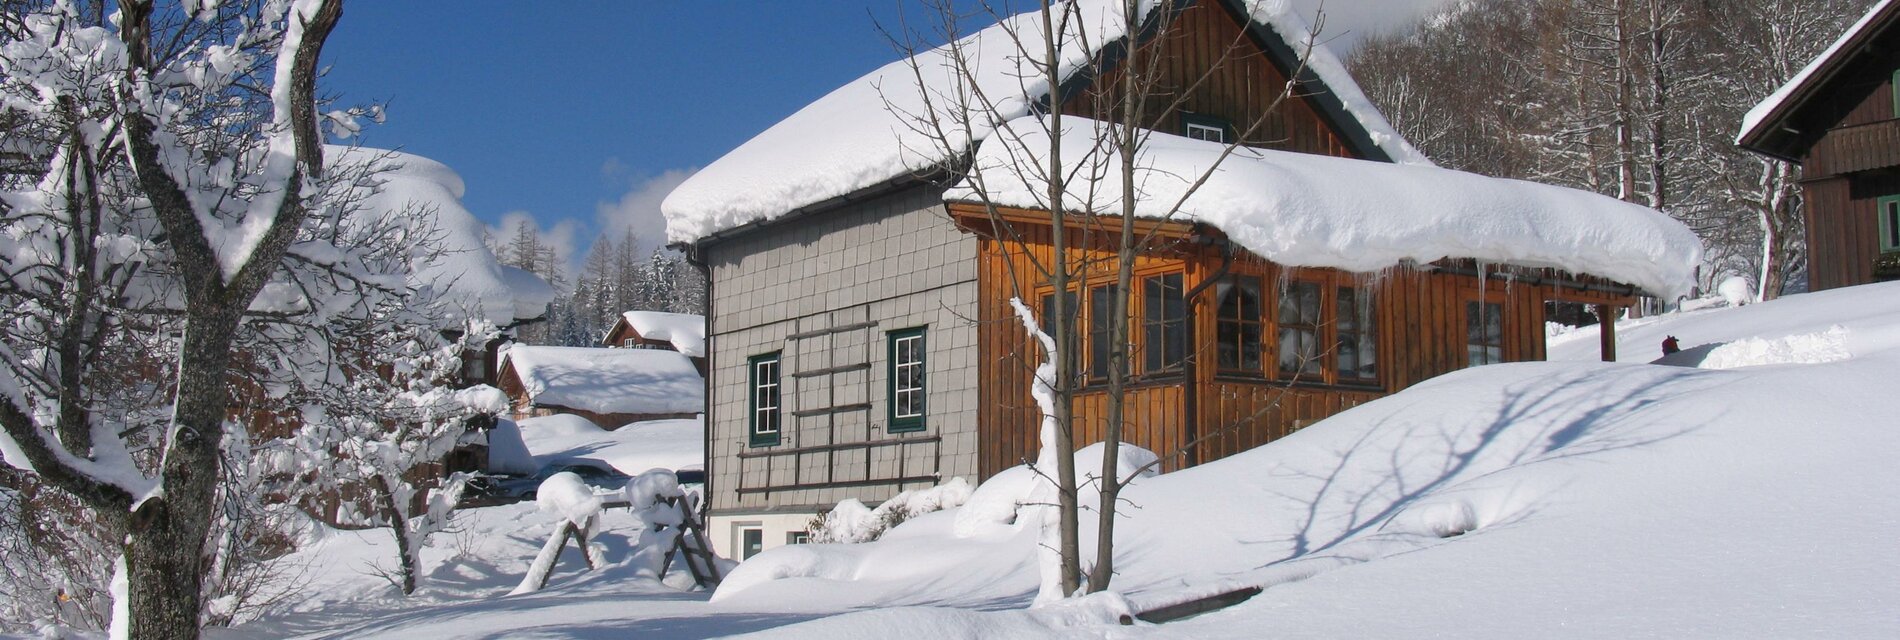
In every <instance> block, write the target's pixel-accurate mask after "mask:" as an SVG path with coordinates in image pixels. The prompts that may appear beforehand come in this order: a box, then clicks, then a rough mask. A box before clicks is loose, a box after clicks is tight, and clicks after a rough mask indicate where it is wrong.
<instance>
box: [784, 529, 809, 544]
mask: <svg viewBox="0 0 1900 640" xmlns="http://www.w3.org/2000/svg"><path fill="white" fill-rule="evenodd" d="M809 542H811V532H809V531H787V532H785V544H806V543H809Z"/></svg>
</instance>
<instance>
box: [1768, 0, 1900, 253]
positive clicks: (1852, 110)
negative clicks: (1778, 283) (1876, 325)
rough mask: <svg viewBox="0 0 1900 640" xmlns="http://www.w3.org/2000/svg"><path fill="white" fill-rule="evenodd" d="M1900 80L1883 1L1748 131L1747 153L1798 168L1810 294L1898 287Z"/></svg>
mask: <svg viewBox="0 0 1900 640" xmlns="http://www.w3.org/2000/svg"><path fill="white" fill-rule="evenodd" d="M1897 81H1900V4H1897V3H1893V2H1881V3H1879V4H1878V5H1876V6H1875V7H1874V8H1873V9H1872V10H1870V11H1869V12H1868V13H1867V15H1866V16H1864V17H1862V18H1861V20H1860V22H1858V23H1856V24H1855V25H1854V26H1853V27H1852V28H1850V29H1849V30H1848V31H1847V33H1846V34H1844V35H1842V36H1841V38H1840V40H1839V41H1838V42H1836V43H1835V44H1834V46H1833V47H1831V48H1829V49H1828V50H1827V51H1826V52H1825V53H1823V54H1822V55H1821V56H1820V57H1819V58H1817V59H1815V60H1814V61H1813V63H1811V64H1809V65H1808V67H1807V68H1806V69H1805V70H1803V71H1802V72H1801V73H1800V74H1798V75H1796V76H1795V78H1794V79H1793V80H1790V81H1789V82H1788V83H1787V84H1786V85H1784V86H1782V87H1781V89H1780V90H1778V91H1776V92H1775V93H1774V94H1773V95H1772V96H1770V97H1769V98H1768V99H1767V100H1765V101H1763V102H1762V103H1761V104H1760V105H1758V106H1756V107H1755V108H1754V110H1753V111H1751V112H1750V113H1749V114H1748V118H1747V119H1746V121H1745V122H1744V124H1743V126H1742V133H1741V136H1740V137H1739V138H1738V142H1739V143H1740V144H1741V146H1742V147H1744V148H1746V149H1749V150H1751V151H1754V152H1756V153H1760V154H1762V155H1766V156H1769V157H1773V158H1779V159H1781V160H1786V161H1788V162H1793V163H1796V164H1799V165H1801V175H1802V177H1801V199H1802V203H1803V207H1804V208H1805V215H1806V232H1807V241H1808V287H1809V289H1811V290H1815V291H1819V290H1822V289H1832V288H1835V287H1846V286H1853V285H1857V284H1867V283H1869V282H1875V281H1877V280H1889V279H1894V278H1900V82H1897ZM1883 259H1884V260H1885V261H1886V262H1888V263H1889V264H1888V266H1887V267H1886V268H1885V269H1880V270H1878V271H1879V273H1877V269H1876V266H1877V264H1878V263H1880V262H1882V260H1883Z"/></svg>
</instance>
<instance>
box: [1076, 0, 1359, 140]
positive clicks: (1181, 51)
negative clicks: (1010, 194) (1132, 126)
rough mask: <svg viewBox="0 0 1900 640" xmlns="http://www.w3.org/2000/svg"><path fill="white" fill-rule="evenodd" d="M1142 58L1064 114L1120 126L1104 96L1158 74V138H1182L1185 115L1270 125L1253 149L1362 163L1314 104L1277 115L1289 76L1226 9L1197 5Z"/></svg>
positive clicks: (1154, 104)
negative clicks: (1127, 79)
mask: <svg viewBox="0 0 1900 640" xmlns="http://www.w3.org/2000/svg"><path fill="white" fill-rule="evenodd" d="M1139 52H1140V54H1139V55H1138V57H1137V58H1136V59H1135V60H1134V61H1132V63H1131V62H1130V61H1128V60H1126V59H1124V60H1122V61H1121V62H1120V63H1119V64H1118V65H1116V66H1115V67H1114V68H1112V69H1110V70H1109V72H1108V73H1106V74H1103V76H1102V78H1100V79H1098V80H1097V81H1095V82H1094V83H1093V84H1092V85H1091V86H1090V89H1089V90H1088V91H1085V92H1084V93H1083V94H1082V95H1079V96H1074V97H1071V98H1070V99H1069V100H1068V101H1067V102H1066V103H1064V105H1063V112H1064V113H1067V114H1070V115H1078V116H1083V117H1088V118H1097V119H1118V118H1119V117H1120V115H1119V114H1120V110H1119V109H1117V108H1115V107H1113V106H1112V104H1113V102H1114V101H1113V100H1110V99H1108V98H1106V97H1104V96H1105V95H1113V94H1112V93H1110V92H1113V91H1114V90H1115V87H1116V86H1117V84H1118V83H1119V82H1120V81H1121V79H1122V73H1123V72H1125V71H1126V70H1127V68H1128V67H1129V66H1133V67H1134V68H1137V69H1148V70H1152V72H1153V73H1152V75H1153V77H1154V78H1155V87H1156V88H1155V91H1154V92H1153V93H1152V94H1151V95H1150V96H1149V98H1148V104H1147V105H1146V106H1144V107H1143V112H1144V113H1149V114H1154V115H1153V116H1152V117H1151V118H1150V120H1149V122H1150V123H1152V124H1151V125H1150V127H1149V128H1152V129H1154V130H1156V131H1163V132H1167V133H1174V134H1180V133H1182V131H1183V127H1182V125H1181V112H1182V111H1186V112H1191V113H1195V114H1199V115H1208V116H1214V117H1218V118H1221V119H1223V120H1226V121H1228V122H1229V123H1232V125H1233V126H1234V127H1235V129H1237V130H1244V129H1246V128H1247V127H1248V124H1249V123H1251V122H1253V121H1254V120H1255V119H1258V118H1263V117H1264V118H1265V121H1264V122H1263V123H1262V126H1260V127H1259V128H1258V129H1256V132H1255V134H1254V135H1252V136H1250V137H1249V138H1248V139H1247V140H1246V143H1247V144H1248V145H1250V146H1256V147H1264V148H1270V149H1283V150H1288V151H1299V152H1304V153H1316V154H1322V155H1330V156H1339V157H1345V158H1350V157H1355V156H1354V155H1353V154H1352V152H1351V151H1350V150H1348V149H1347V147H1346V145H1345V144H1344V143H1343V142H1342V141H1341V140H1340V139H1339V136H1338V135H1337V134H1335V133H1334V132H1333V130H1332V128H1331V127H1330V126H1328V125H1327V124H1326V122H1325V120H1324V119H1323V118H1321V117H1320V116H1319V113H1318V112H1317V111H1315V110H1314V107H1313V105H1312V104H1311V102H1309V101H1308V99H1306V98H1304V97H1299V96H1293V97H1289V98H1288V99H1286V100H1285V101H1284V102H1281V103H1280V104H1279V105H1278V106H1277V108H1276V106H1275V104H1274V102H1275V100H1276V99H1277V98H1279V96H1280V93H1281V90H1282V89H1283V88H1284V87H1285V86H1286V78H1287V75H1286V74H1287V71H1288V70H1286V69H1281V68H1279V67H1277V66H1276V65H1275V64H1274V62H1273V60H1272V59H1271V57H1270V56H1268V55H1267V54H1266V53H1265V52H1263V51H1262V50H1261V49H1260V47H1259V46H1257V44H1256V43H1254V42H1253V41H1252V39H1251V37H1249V36H1248V35H1247V34H1246V32H1245V31H1243V30H1242V27H1241V23H1240V22H1238V21H1237V20H1236V19H1235V17H1234V16H1233V15H1232V13H1231V12H1229V11H1228V10H1227V8H1226V7H1225V6H1224V3H1220V2H1196V3H1193V4H1191V5H1190V6H1188V7H1187V8H1185V9H1183V10H1181V11H1180V12H1179V13H1178V14H1177V15H1176V17H1175V18H1174V22H1173V23H1172V24H1170V25H1168V26H1167V27H1166V28H1165V29H1164V30H1163V31H1162V32H1161V35H1160V37H1158V38H1155V39H1153V40H1151V41H1150V42H1148V43H1146V44H1145V45H1144V47H1142V48H1140V49H1139Z"/></svg>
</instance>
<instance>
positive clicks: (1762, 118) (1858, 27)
mask: <svg viewBox="0 0 1900 640" xmlns="http://www.w3.org/2000/svg"><path fill="white" fill-rule="evenodd" d="M1890 4H1893V0H1880V2H1879V3H1878V4H1875V5H1874V7H1873V8H1872V9H1868V10H1867V14H1866V15H1863V16H1861V17H1860V21H1859V22H1856V23H1854V26H1853V27H1850V28H1849V29H1848V30H1847V32H1846V33H1843V34H1841V37H1840V39H1839V40H1835V41H1834V44H1833V45H1832V46H1829V47H1828V48H1827V51H1823V52H1822V53H1821V55H1819V56H1816V57H1815V58H1814V60H1813V61H1812V62H1809V63H1808V66H1807V67H1805V68H1803V69H1802V70H1801V72H1800V73H1797V74H1795V75H1794V77H1793V78H1790V79H1789V80H1788V82H1787V83H1785V84H1782V85H1781V88H1779V89H1776V90H1775V92H1774V93H1772V94H1769V95H1768V97H1767V98H1766V99H1764V100H1762V101H1761V103H1760V104H1757V105H1755V108H1753V109H1749V110H1748V114H1747V115H1745V116H1743V117H1742V132H1741V133H1740V134H1738V135H1737V136H1736V137H1735V141H1736V142H1737V143H1738V144H1739V143H1743V142H1744V141H1745V140H1749V139H1752V138H1758V137H1760V136H1761V135H1762V134H1763V133H1765V132H1764V131H1761V129H1762V127H1764V126H1767V125H1768V124H1770V120H1771V116H1775V115H1778V114H1784V113H1785V112H1786V111H1787V109H1789V108H1792V105H1791V104H1790V102H1789V101H1790V100H1791V99H1793V98H1794V96H1796V95H1797V94H1805V93H1808V92H1809V91H1810V90H1811V87H1810V86H1809V85H1811V84H1815V83H1819V82H1822V81H1825V80H1826V78H1824V77H1821V70H1822V69H1823V68H1825V67H1829V66H1832V65H1833V63H1834V60H1835V57H1836V56H1837V55H1839V54H1840V53H1841V52H1842V51H1843V50H1844V49H1846V48H1847V44H1848V43H1849V42H1854V41H1857V40H1860V39H1861V38H1862V37H1863V36H1865V35H1867V34H1868V31H1869V30H1870V29H1871V28H1872V27H1873V26H1874V25H1875V24H1877V23H1878V22H1879V21H1878V20H1876V19H1875V18H1876V17H1878V16H1880V15H1881V14H1883V13H1885V12H1886V11H1887V6H1888V5H1890Z"/></svg>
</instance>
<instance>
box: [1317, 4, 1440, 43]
mask: <svg viewBox="0 0 1900 640" xmlns="http://www.w3.org/2000/svg"><path fill="white" fill-rule="evenodd" d="M1453 1H1454V0H1293V4H1294V6H1296V7H1298V8H1299V10H1300V15H1301V16H1302V17H1304V18H1306V21H1307V22H1313V16H1314V15H1315V14H1316V13H1318V12H1324V13H1325V17H1326V25H1325V27H1324V29H1323V30H1322V31H1321V33H1320V34H1319V39H1320V40H1321V41H1322V42H1325V43H1326V45H1327V46H1328V47H1331V48H1332V50H1333V52H1334V53H1337V54H1339V55H1340V56H1341V57H1344V56H1345V55H1346V54H1348V53H1351V52H1352V50H1353V47H1356V46H1358V45H1359V41H1360V40H1361V39H1363V38H1365V37H1366V36H1369V35H1372V34H1375V33H1382V32H1386V31H1391V30H1393V29H1397V28H1399V27H1403V26H1405V25H1407V24H1410V23H1411V22H1412V21H1413V20H1416V19H1418V17H1419V16H1423V15H1425V14H1427V13H1429V12H1431V11H1433V10H1435V9H1438V8H1439V7H1443V6H1446V5H1449V4H1451V3H1452V2H1453Z"/></svg>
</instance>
